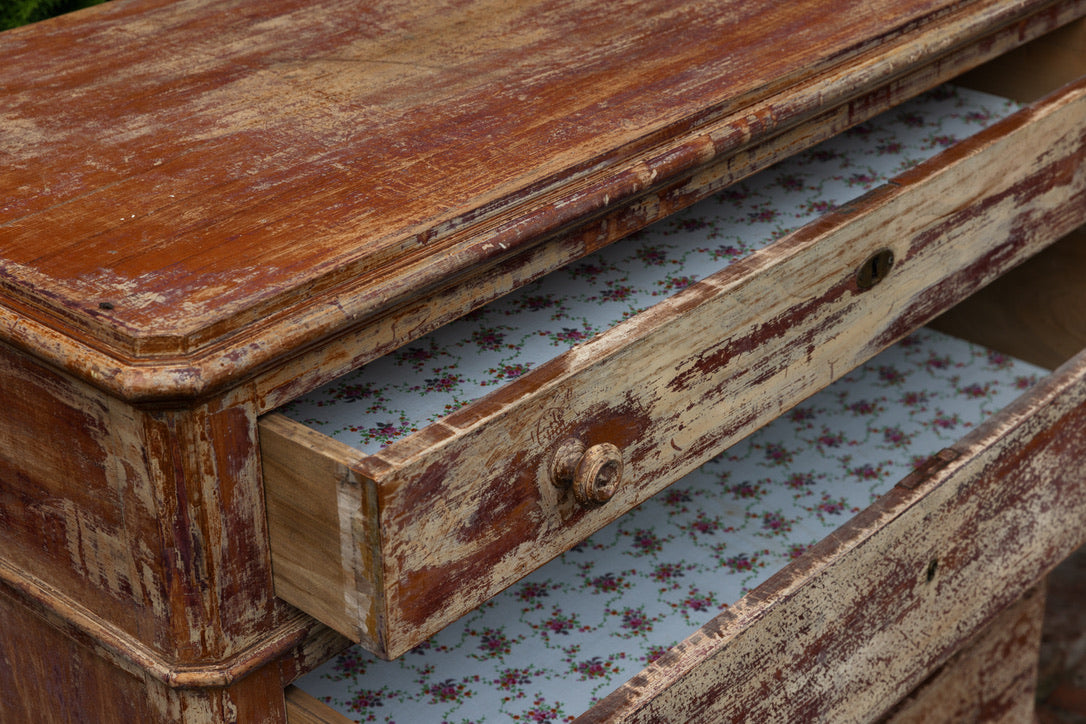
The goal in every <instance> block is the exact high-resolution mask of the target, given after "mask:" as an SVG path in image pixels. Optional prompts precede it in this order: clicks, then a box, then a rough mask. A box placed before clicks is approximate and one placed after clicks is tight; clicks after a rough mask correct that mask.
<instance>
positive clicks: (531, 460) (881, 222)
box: [261, 81, 1086, 656]
mask: <svg viewBox="0 0 1086 724" xmlns="http://www.w3.org/2000/svg"><path fill="white" fill-rule="evenodd" d="M1084 161H1086V81H1082V82H1080V83H1078V84H1076V85H1074V86H1072V87H1070V88H1069V89H1067V90H1066V91H1065V92H1064V93H1062V94H1061V95H1060V96H1058V97H1055V98H1052V99H1050V100H1049V101H1047V102H1045V103H1043V104H1041V105H1039V106H1037V107H1035V108H1032V109H1027V110H1025V111H1023V112H1021V113H1019V114H1016V115H1015V116H1012V117H1011V118H1009V119H1007V120H1006V121H1005V122H1003V123H1000V124H998V125H996V126H993V127H992V128H990V129H988V130H987V131H985V132H982V133H981V134H979V135H977V136H975V137H973V138H972V139H969V140H968V141H966V142H963V143H962V144H959V145H958V146H956V147H954V148H952V149H949V150H948V151H947V152H946V153H944V154H942V155H940V156H939V157H937V158H935V159H932V161H930V162H928V163H926V164H923V165H921V166H919V167H917V168H915V169H913V170H911V171H909V172H907V173H906V174H903V175H902V176H900V177H898V178H897V179H896V180H895V181H894V182H893V183H891V184H889V185H887V186H884V187H881V188H879V189H876V190H875V191H873V192H872V193H871V194H869V195H867V196H865V197H863V198H862V199H860V200H858V201H857V202H855V203H854V204H851V205H849V206H848V207H847V208H844V209H842V210H840V211H839V212H835V213H834V214H830V215H828V216H826V217H824V218H822V219H820V220H818V221H816V222H814V223H812V224H811V225H809V226H807V227H805V228H803V229H801V230H799V231H798V232H796V233H794V234H792V235H790V236H788V237H785V238H784V239H782V240H780V241H779V242H776V243H775V244H773V245H772V246H770V247H768V248H767V249H765V250H763V251H761V252H758V253H755V254H754V255H752V256H751V257H749V258H747V259H745V260H743V261H740V262H739V263H737V264H735V265H733V266H731V267H729V268H726V269H724V270H722V271H721V272H719V273H717V274H714V275H712V276H710V277H708V278H707V279H705V280H703V281H702V282H699V283H698V284H695V285H693V286H692V287H690V288H689V289H687V290H684V291H683V292H681V293H680V294H678V295H676V296H675V297H673V298H671V299H669V300H667V301H665V302H662V303H661V304H659V305H657V306H656V307H653V308H652V309H650V310H647V311H646V312H644V313H642V314H641V315H638V316H637V317H635V318H633V319H632V320H629V321H627V322H625V323H623V324H621V325H619V326H617V327H615V328H614V329H613V330H611V331H609V332H608V333H606V334H603V335H601V336H599V337H597V338H596V339H594V340H592V341H590V342H588V343H586V344H584V345H581V346H579V347H577V348H574V349H573V350H570V351H569V352H568V353H565V354H563V355H561V356H560V357H558V358H556V359H554V360H552V361H551V362H548V363H546V364H544V365H542V366H540V367H539V368H537V369H536V370H533V371H532V372H530V373H528V374H526V375H524V376H523V377H521V378H519V379H517V380H516V381H514V382H512V383H510V384H509V385H507V386H505V387H504V388H501V389H499V390H497V391H495V392H494V393H492V394H490V395H488V396H487V397H484V398H482V399H481V400H479V401H477V402H475V403H473V404H471V405H469V406H467V407H465V408H462V409H461V410H458V411H456V412H454V413H453V414H451V415H449V416H448V417H446V418H445V419H443V420H442V421H440V422H438V423H434V424H432V425H430V426H429V427H427V428H425V429H423V430H422V431H420V432H419V433H416V434H415V435H413V436H411V437H408V438H406V439H404V440H402V441H398V442H396V443H394V444H393V445H391V446H389V447H388V448H386V449H384V450H383V451H381V452H380V453H378V454H375V455H372V456H368V457H367V456H364V455H362V454H361V453H358V452H356V451H354V450H352V449H351V448H349V447H348V446H346V445H344V444H342V443H336V442H335V441H332V440H327V441H324V443H323V444H322V448H321V449H320V450H313V451H309V452H307V451H306V450H305V448H306V444H305V442H304V437H305V436H306V435H309V434H311V433H310V431H307V430H305V428H304V426H301V425H300V424H299V423H294V422H292V421H289V420H286V419H284V418H281V417H278V416H271V417H269V418H266V419H265V421H264V422H262V424H261V444H262V446H263V448H264V450H265V451H266V452H265V454H267V451H268V450H269V448H274V447H278V446H281V445H286V444H290V441H291V440H293V441H294V444H293V446H292V447H293V451H294V452H293V453H292V454H294V455H297V456H301V457H303V458H304V457H305V456H306V455H309V456H312V457H313V458H315V459H314V460H311V461H308V462H306V463H304V465H305V467H306V468H309V469H313V470H316V469H319V467H320V466H328V465H329V463H328V462H327V461H322V460H320V458H322V457H328V456H332V457H333V458H334V462H333V463H332V465H333V466H334V469H335V470H336V471H339V472H337V475H339V476H343V475H350V476H354V477H355V478H357V480H356V481H355V483H354V484H353V485H352V486H351V487H350V489H351V490H369V489H370V488H369V484H367V483H366V480H369V481H373V483H372V485H373V486H375V488H376V506H373V505H370V504H364V503H362V502H360V500H359V499H358V497H357V494H356V497H354V498H342V497H341V498H338V501H339V502H338V506H339V508H338V510H337V511H336V514H335V515H334V516H329V517H328V518H327V519H326V520H325V525H326V526H327V529H331V530H336V531H338V533H339V535H340V536H342V537H343V538H344V541H345V542H344V543H343V545H342V550H343V551H344V554H343V555H342V556H341V557H332V558H330V559H328V560H327V561H326V562H325V563H324V564H323V568H324V570H325V574H324V577H325V578H326V579H327V580H334V579H337V578H339V579H341V580H344V581H345V582H346V583H348V585H349V584H350V581H349V580H348V577H347V576H345V575H344V573H343V571H344V570H350V569H351V568H352V567H355V570H356V571H357V573H356V575H358V576H361V577H362V582H361V584H362V585H363V586H364V590H365V591H366V592H367V594H366V595H358V594H355V593H352V592H351V591H350V590H344V589H329V590H314V589H309V590H302V589H301V588H300V587H293V588H292V589H291V590H290V592H289V594H288V591H287V589H284V590H283V592H284V595H292V596H295V597H292V598H290V599H288V600H289V601H290V602H291V603H293V604H295V605H298V606H299V607H301V608H303V609H304V610H307V611H310V612H312V613H314V615H317V612H318V611H325V610H327V607H328V606H340V607H341V610H342V611H343V614H344V615H337V616H335V621H334V622H333V621H332V620H328V621H327V622H328V623H329V624H331V625H337V626H339V627H340V629H339V630H341V631H342V632H343V633H345V634H347V635H348V636H351V637H352V638H354V639H356V640H360V641H364V642H366V644H367V645H371V644H372V642H373V641H374V639H375V638H376V640H377V642H378V643H379V644H381V645H380V646H379V647H378V648H377V652H378V653H380V654H382V655H388V656H396V655H398V654H400V653H402V652H404V651H406V650H407V649H409V648H410V647H412V646H413V645H415V644H417V643H419V642H420V641H422V640H424V639H425V638H426V637H427V636H429V635H430V634H432V633H434V632H435V631H437V630H439V629H440V628H441V627H442V626H444V625H445V624H447V623H449V622H451V621H452V620H454V619H455V618H457V617H459V616H460V615H463V614H464V613H466V612H468V611H469V610H471V609H472V608H474V607H475V606H477V605H479V604H480V603H481V602H482V601H484V600H486V599H487V598H488V597H490V596H492V595H493V594H495V593H497V592H498V591H500V590H502V589H503V588H505V587H506V586H508V585H510V584H511V583H513V582H514V581H516V580H517V579H518V578H520V577H521V576H523V575H525V574H526V573H527V572H528V571H530V570H533V569H534V568H536V567H538V566H539V565H542V564H543V563H545V562H546V561H547V560H549V559H550V558H552V557H553V556H555V555H557V554H558V553H560V552H561V551H563V550H566V549H568V548H569V547H570V546H572V545H574V544H576V543H577V542H578V541H580V540H582V539H583V538H584V537H586V536H587V535H589V534H591V533H592V532H593V531H595V530H598V529H599V528H600V527H602V526H603V525H605V524H607V523H608V522H610V521H612V520H614V519H615V518H616V517H618V516H619V515H621V514H622V513H623V512H625V511H627V510H629V509H630V508H632V507H633V506H635V505H636V504H638V503H639V502H641V501H642V500H644V499H645V498H647V497H648V496H650V495H652V494H654V493H655V492H657V491H659V490H660V489H662V488H663V487H664V486H666V485H667V484H669V483H670V482H672V481H674V480H676V479H678V478H679V477H681V476H682V475H684V474H685V473H686V472H688V471H689V470H691V469H692V468H693V467H695V466H697V465H699V464H701V463H702V462H704V461H705V460H707V459H708V458H710V457H712V456H713V455H714V454H716V453H718V452H719V451H721V450H723V449H724V448H726V447H727V446H728V445H730V444H732V443H734V442H736V441H738V440H740V439H742V438H743V437H745V436H746V435H748V434H749V433H750V432H752V431H753V430H755V429H757V428H758V427H760V426H761V425H763V424H765V423H767V422H769V421H770V420H772V419H773V418H775V417H776V416H777V415H779V414H780V413H781V412H782V411H783V410H785V409H788V408H789V407H791V406H792V405H793V404H795V403H797V402H799V401H800V400H802V399H804V398H805V397H807V396H808V395H810V394H812V393H814V392H815V391H817V390H818V389H821V388H822V387H824V386H825V385H827V384H829V382H831V381H832V380H834V379H836V378H837V377H839V376H840V375H842V374H844V373H846V372H847V371H848V370H850V369H852V368H854V367H855V366H856V365H858V364H860V363H862V362H863V361H865V360H866V359H868V358H869V357H870V356H872V355H874V354H875V353H877V352H878V351H880V350H881V349H883V348H885V347H886V346H888V345H889V344H891V343H892V342H893V341H895V340H896V339H898V338H900V337H901V336H904V335H905V334H907V333H908V332H909V331H911V330H912V329H914V328H915V327H916V326H918V325H919V324H922V323H923V322H925V321H927V320H928V319H930V318H931V317H932V316H934V315H935V314H937V313H939V312H940V311H942V310H944V309H945V308H947V307H949V306H950V305H952V304H954V303H955V302H957V301H959V300H960V299H962V298H964V297H965V296H967V295H968V294H969V293H971V292H972V291H974V290H976V289H977V288H978V287H980V286H981V285H983V284H984V283H986V282H988V281H990V280H991V279H992V278H994V277H996V276H998V275H999V274H1001V273H1003V272H1004V271H1006V270H1007V269H1008V268H1010V267H1011V266H1013V265H1014V264H1016V263H1018V262H1020V261H1021V260H1023V259H1025V258H1027V257H1028V256H1029V255H1031V254H1034V253H1036V252H1037V251H1038V250H1039V249H1041V248H1043V247H1045V246H1046V245H1048V244H1050V243H1051V242H1053V241H1054V240H1055V239H1056V238H1058V237H1059V236H1060V235H1062V234H1064V233H1066V232H1067V231H1068V230H1069V229H1072V228H1074V227H1076V226H1077V225H1079V224H1081V223H1083V221H1086V163H1084ZM884 247H887V248H890V249H892V250H893V252H894V256H895V258H896V259H897V260H898V261H897V262H896V264H895V267H894V269H893V271H892V272H891V273H890V275H889V276H888V277H887V278H886V280H885V281H884V282H882V283H881V284H880V285H879V286H877V287H875V288H874V289H872V290H870V291H867V292H860V291H859V290H858V288H857V286H856V281H855V270H856V269H857V268H858V267H859V266H860V265H861V264H862V263H863V262H864V261H865V260H866V259H867V258H868V257H869V256H870V255H871V254H872V253H873V252H875V251H877V250H879V249H881V248H884ZM292 427H293V428H297V431H296V432H291V429H292ZM568 437H576V438H579V439H580V440H581V441H582V442H583V443H584V444H585V445H586V446H592V445H596V444H600V443H611V444H614V445H616V446H617V447H618V448H619V450H620V451H621V453H622V457H623V462H624V466H625V469H626V472H625V473H624V478H625V480H624V483H623V485H622V486H621V488H620V489H619V491H618V492H617V494H616V495H615V497H614V498H613V499H612V500H611V501H609V502H608V503H606V504H604V505H602V506H599V507H585V506H583V505H581V504H579V503H577V502H576V501H575V500H574V499H573V495H572V493H568V492H563V491H560V490H559V489H557V488H556V487H555V486H554V485H553V484H552V482H551V479H550V469H551V460H552V456H553V455H554V453H555V452H556V451H557V448H558V446H559V444H560V443H561V442H562V441H563V440H565V439H566V438H568ZM299 441H301V442H300V444H299ZM346 470H350V471H352V472H351V473H345V472H343V471H346ZM317 485H321V486H324V487H325V488H326V490H328V491H331V490H333V489H336V488H337V486H338V491H340V493H341V492H342V491H343V490H345V488H344V487H343V486H342V484H341V483H339V482H337V481H326V482H322V483H319V484H317ZM265 486H266V489H267V490H269V491H270V493H269V501H271V500H275V501H276V504H277V505H284V506H285V507H284V510H283V511H281V512H279V513H275V514H273V520H274V519H277V518H283V519H292V518H293V517H294V516H295V506H306V505H309V502H308V501H306V500H305V498H306V497H307V495H308V491H309V490H310V489H311V488H309V487H300V486H299V483H298V481H297V480H296V479H295V478H294V477H293V476H290V475H287V476H282V475H278V474H277V470H276V469H266V470H265ZM296 486H299V487H296ZM328 494H330V493H326V495H328ZM337 494H339V493H337ZM294 495H297V496H299V498H298V500H297V502H295V501H294V500H293V499H292V496H294ZM420 511H426V513H425V514H420ZM356 528H357V529H358V530H362V531H375V530H379V531H380V532H379V538H378V539H376V540H375V539H374V538H373V535H374V534H373V533H372V532H371V533H370V534H369V536H370V537H369V538H363V539H357V538H356V537H355V533H356ZM270 535H271V545H272V552H273V558H274V559H275V561H276V563H275V567H276V571H277V575H289V574H286V573H285V572H286V571H289V570H291V569H295V570H298V571H299V573H298V576H300V577H303V578H304V577H305V576H310V575H313V574H312V573H311V572H310V571H309V570H308V567H309V566H310V565H311V558H312V556H311V554H310V553H309V552H308V546H309V542H308V541H307V539H306V537H304V536H297V535H287V534H281V532H280V531H279V530H277V529H276V527H275V526H274V525H273V526H272V528H271V530H270ZM313 535H314V536H315V538H319V537H324V536H327V535H328V530H319V531H317V530H315V531H314V533H313ZM347 541H349V542H347ZM434 541H441V544H440V545H434V544H433V542H434ZM326 547H327V546H326ZM348 556H349V557H348ZM370 564H372V567H371V568H369V569H366V568H364V567H361V568H358V567H357V566H359V565H362V566H365V565H370ZM382 580H383V582H384V584H383V586H382V585H381V581H382ZM371 590H373V591H377V592H378V594H379V595H378V596H377V597H370V596H369V595H368V591H371ZM363 601H364V602H367V603H368V604H369V606H370V608H368V609H363V610H362V611H361V615H360V616H359V618H358V623H357V624H353V625H351V626H350V628H342V623H343V621H345V620H348V619H349V617H350V611H349V610H348V609H350V607H351V605H353V603H358V602H363ZM344 602H348V605H347V609H343V606H344ZM372 621H379V622H382V623H383V625H384V627H385V629H386V630H382V631H378V632H374V631H373V630H371V629H370V628H369V624H370V622H372Z"/></svg>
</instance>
